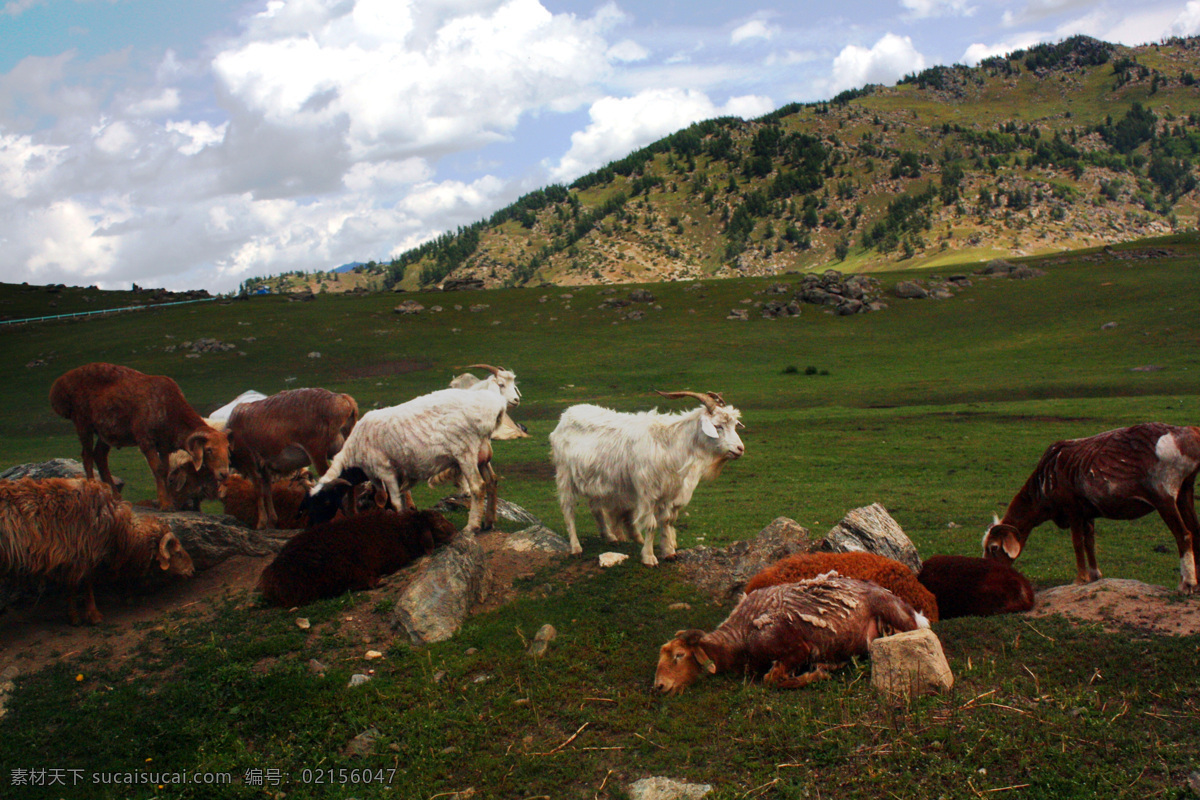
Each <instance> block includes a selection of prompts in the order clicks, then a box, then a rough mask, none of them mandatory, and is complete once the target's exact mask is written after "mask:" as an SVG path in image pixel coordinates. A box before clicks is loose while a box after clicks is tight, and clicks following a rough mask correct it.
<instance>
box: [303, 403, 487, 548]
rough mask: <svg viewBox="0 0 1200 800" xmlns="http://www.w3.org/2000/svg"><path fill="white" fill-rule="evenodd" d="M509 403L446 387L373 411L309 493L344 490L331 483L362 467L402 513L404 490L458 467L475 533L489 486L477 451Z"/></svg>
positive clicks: (484, 443) (364, 417) (469, 522)
mask: <svg viewBox="0 0 1200 800" xmlns="http://www.w3.org/2000/svg"><path fill="white" fill-rule="evenodd" d="M506 407H507V401H506V400H505V399H504V398H503V397H502V396H501V395H499V394H496V393H494V392H476V391H470V390H466V389H442V390H441V391H437V392H431V393H430V394H427V395H422V396H421V397H417V398H415V399H413V400H410V401H408V402H407V403H402V404H400V405H398V406H391V407H389V408H381V409H377V410H375V411H369V412H367V413H366V414H364V415H363V417H362V419H361V420H359V422H358V424H357V425H356V426H355V427H354V430H353V431H351V432H350V436H349V437H348V438H347V439H346V444H345V445H344V446H343V447H342V449H341V451H340V452H339V453H338V454H337V455H336V456H334V459H333V463H331V464H330V466H329V469H328V470H327V471H326V472H325V474H324V475H322V476H321V477H320V479H319V480H318V481H317V483H316V485H315V486H314V487H313V488H312V491H311V492H310V493H309V494H310V495H312V496H313V497H314V498H315V497H316V496H317V495H319V494H322V493H324V492H326V491H333V492H335V493H341V492H344V491H345V490H344V488H342V487H341V486H340V485H338V486H334V487H333V488H328V487H330V486H331V484H334V482H335V481H336V480H337V479H338V478H339V476H340V475H341V474H342V473H343V472H344V471H345V470H346V469H348V468H350V467H359V468H360V469H361V470H362V474H363V475H364V476H365V478H366V479H368V480H370V481H372V482H373V483H382V484H383V487H384V488H385V489H387V493H388V498H389V500H390V502H391V504H392V507H393V508H395V510H397V511H402V510H404V508H403V505H402V503H403V500H402V492H404V491H405V490H407V489H409V488H411V487H412V486H414V485H416V483H417V482H418V481H425V480H428V479H429V478H432V477H433V476H434V475H437V474H438V473H440V472H442V471H443V470H446V469H449V468H451V467H454V468H456V469H457V470H458V471H459V473H460V475H461V476H462V478H461V482H462V483H463V484H464V485H465V486H466V487H467V490H468V492H469V493H470V495H471V509H470V512H469V515H468V522H467V529H468V530H470V531H473V532H477V531H479V529H480V524H481V521H482V517H483V510H484V508H483V507H484V489H485V485H484V479H483V477H482V476H481V475H480V472H479V454H480V452H481V451H482V450H483V448H484V445H486V444H487V442H488V438H489V437H490V436H491V435H492V433H493V432H495V431H496V429H497V428H498V427H499V425H500V421H501V417H502V415H503V414H504V410H505V408H506Z"/></svg>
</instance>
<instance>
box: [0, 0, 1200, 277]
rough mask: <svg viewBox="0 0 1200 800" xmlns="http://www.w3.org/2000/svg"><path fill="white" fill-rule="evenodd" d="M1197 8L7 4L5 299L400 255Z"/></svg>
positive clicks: (341, 0) (1, 252)
mask: <svg viewBox="0 0 1200 800" xmlns="http://www.w3.org/2000/svg"><path fill="white" fill-rule="evenodd" d="M1075 34H1086V35H1089V36H1094V37H1096V38H1098V39H1103V40H1105V41H1110V42H1118V43H1122V44H1127V45H1137V44H1146V43H1151V42H1156V41H1160V40H1162V39H1164V38H1166V37H1170V36H1192V35H1197V34H1200V0H1189V1H1187V2H1181V1H1180V0H1139V2H1138V3H1130V2H1127V1H1126V0H1120V2H1117V1H1115V0H995V1H990V2H989V1H985V0H978V1H977V2H972V0H842V2H836V3H835V2H806V1H804V0H790V1H789V0H750V1H749V2H737V3H731V2H727V1H726V0H660V1H659V2H633V0H615V1H614V0H602V1H601V2H586V1H582V0H255V1H254V2H246V1H245V0H169V2H164V0H0V281H4V282H9V283H21V282H29V283H33V284H45V283H66V284H68V285H78V286H88V285H92V284H95V285H97V286H99V287H100V288H104V289H128V288H129V286H130V284H132V283H137V284H139V285H141V286H146V287H165V288H168V289H173V290H183V289H194V288H203V289H208V290H209V291H212V292H229V291H233V290H236V289H237V288H238V286H239V285H240V284H241V283H242V281H244V280H246V279H248V278H252V277H259V276H265V275H276V274H280V273H282V272H289V271H293V270H305V271H316V270H325V269H331V268H334V267H336V266H338V265H341V264H344V263H347V262H351V261H368V260H376V261H388V260H390V259H391V258H392V257H394V256H396V255H398V254H400V253H401V252H403V251H405V250H408V249H410V248H412V247H415V246H417V245H419V244H421V243H422V242H425V241H428V240H429V239H432V238H434V237H436V236H438V235H439V234H441V233H443V232H445V231H448V230H454V229H456V228H457V227H459V226H462V225H468V224H470V223H472V222H475V221H477V220H479V219H483V218H486V217H487V216H489V215H490V214H491V213H492V212H493V211H495V210H497V209H499V208H502V207H504V206H506V205H508V204H509V203H511V202H512V201H513V200H515V199H517V198H518V197H520V196H521V195H523V194H525V193H527V192H529V191H532V190H534V189H537V188H540V187H543V186H546V185H548V184H551V183H564V184H567V183H570V181H572V180H574V179H575V178H577V177H579V176H580V175H583V174H586V173H587V172H590V171H592V170H594V169H596V168H598V167H601V166H603V165H604V164H606V163H608V162H609V161H612V160H615V159H619V158H621V157H623V156H625V155H626V154H628V153H629V152H631V151H632V150H635V149H637V148H638V147H641V146H643V145H646V144H649V143H650V142H653V141H655V140H657V139H659V138H661V137H663V136H665V135H667V134H669V133H671V132H673V131H676V130H679V129H680V128H684V127H686V126H687V125H689V124H691V123H693V122H696V121H699V120H702V119H708V118H711V117H716V116H726V115H733V116H739V117H743V118H746V119H751V118H754V117H758V116H761V115H763V114H766V113H768V112H770V111H772V110H774V109H776V108H778V107H780V106H782V105H785V104H787V103H791V102H813V101H819V100H825V99H829V98H830V97H832V96H834V95H836V94H838V93H839V92H841V91H844V90H846V89H851V88H856V87H859V86H862V85H864V84H866V83H879V84H892V83H894V82H895V81H896V80H897V79H899V78H901V77H903V76H904V75H907V74H910V73H914V72H918V71H920V70H922V69H925V68H927V67H930V66H934V65H936V64H955V63H960V64H970V65H974V64H976V63H978V62H979V61H980V60H981V59H983V58H987V57H988V56H991V55H999V54H1003V53H1007V52H1010V51H1012V50H1015V49H1019V48H1023V47H1028V46H1030V45H1033V44H1037V43H1039V42H1057V41H1060V40H1062V39H1065V38H1067V37H1069V36H1073V35H1075Z"/></svg>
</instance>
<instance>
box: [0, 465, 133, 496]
mask: <svg viewBox="0 0 1200 800" xmlns="http://www.w3.org/2000/svg"><path fill="white" fill-rule="evenodd" d="M82 477H84V472H83V464H81V463H80V462H78V461H76V460H75V459H73V458H52V459H50V460H49V461H38V462H35V463H31V464H17V465H16V466H14V467H9V468H8V469H6V470H4V471H3V472H0V481H16V480H20V479H21V478H33V479H34V480H39V481H40V480H45V479H46V478H82ZM113 480H114V481H116V482H117V491H120V490H121V489H122V488H123V487H124V486H125V481H123V480H121V479H120V478H118V477H117V476H116V475H114V476H113Z"/></svg>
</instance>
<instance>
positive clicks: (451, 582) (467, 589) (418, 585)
mask: <svg viewBox="0 0 1200 800" xmlns="http://www.w3.org/2000/svg"><path fill="white" fill-rule="evenodd" d="M486 571H487V556H486V555H485V553H484V551H483V547H482V546H481V545H480V544H479V543H478V542H477V541H475V535H474V534H473V533H469V532H460V533H459V534H458V535H457V536H455V537H454V539H453V540H451V542H450V543H449V544H448V545H446V546H445V547H442V548H441V549H439V550H438V551H436V552H435V553H434V554H433V555H432V556H430V557H429V559H428V561H427V563H426V564H425V566H424V568H423V569H422V570H421V572H420V573H419V574H418V575H417V577H416V578H415V579H414V580H413V581H412V583H410V584H409V585H408V587H407V588H406V589H405V590H404V593H403V594H402V595H400V599H399V600H397V601H396V606H395V608H393V610H392V620H391V624H392V628H394V629H399V630H403V631H404V632H405V633H407V634H408V637H409V639H410V640H411V641H412V643H413V644H416V645H422V644H429V643H430V642H440V641H444V640H446V639H449V638H450V637H452V636H453V635H454V634H455V633H456V632H457V631H458V629H459V627H461V626H462V622H463V620H464V619H466V617H467V613H468V612H469V611H470V610H471V606H472V605H474V604H475V603H477V602H479V601H480V600H482V599H483V598H482V595H483V587H484V585H485V581H484V577H485V573H486Z"/></svg>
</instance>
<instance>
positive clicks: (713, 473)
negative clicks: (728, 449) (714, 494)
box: [700, 457, 733, 481]
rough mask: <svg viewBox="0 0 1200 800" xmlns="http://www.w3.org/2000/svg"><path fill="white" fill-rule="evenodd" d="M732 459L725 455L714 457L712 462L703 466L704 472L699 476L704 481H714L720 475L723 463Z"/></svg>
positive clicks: (723, 467) (723, 466)
mask: <svg viewBox="0 0 1200 800" xmlns="http://www.w3.org/2000/svg"><path fill="white" fill-rule="evenodd" d="M732 460H733V459H730V458H727V457H720V458H714V459H713V460H712V463H711V464H709V465H708V466H707V467H705V469H704V474H703V475H701V476H700V478H701V479H702V480H706V481H715V480H716V479H717V478H719V477H721V470H723V469H725V465H726V464H728V463H729V462H730V461H732Z"/></svg>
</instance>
